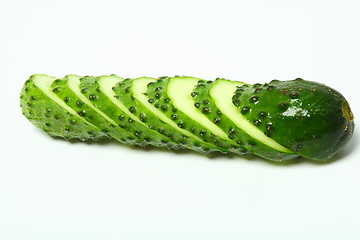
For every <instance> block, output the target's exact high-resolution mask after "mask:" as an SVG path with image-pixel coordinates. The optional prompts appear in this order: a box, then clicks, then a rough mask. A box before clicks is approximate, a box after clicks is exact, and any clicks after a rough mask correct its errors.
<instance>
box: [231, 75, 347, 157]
mask: <svg viewBox="0 0 360 240" xmlns="http://www.w3.org/2000/svg"><path fill="white" fill-rule="evenodd" d="M233 100H234V101H235V102H236V104H237V105H238V108H239V109H240V111H241V112H242V114H243V115H244V116H245V117H246V118H247V119H248V120H249V121H250V122H252V123H253V124H254V125H255V126H256V127H257V128H259V129H261V130H262V131H263V132H264V133H265V134H266V135H268V136H269V137H271V138H273V139H274V140H276V141H277V142H278V143H280V144H281V145H283V146H285V147H287V148H289V149H291V150H292V151H294V152H295V153H296V154H299V155H300V156H303V157H306V158H309V159H313V160H327V159H330V158H332V157H334V155H335V154H337V153H338V152H339V151H340V150H341V149H342V148H343V147H344V146H345V144H346V143H347V142H348V141H349V140H350V138H351V136H352V133H353V131H354V122H353V117H352V113H351V111H350V109H349V107H348V104H347V102H346V100H345V98H344V97H343V96H342V95H341V94H340V93H339V92H338V91H336V90H334V89H332V88H329V87H328V86H325V85H323V84H319V83H316V82H310V81H305V80H303V79H295V80H291V81H278V80H274V81H272V82H270V83H269V84H255V85H252V86H243V87H240V88H239V89H238V90H237V91H236V92H235V94H234V97H233Z"/></svg>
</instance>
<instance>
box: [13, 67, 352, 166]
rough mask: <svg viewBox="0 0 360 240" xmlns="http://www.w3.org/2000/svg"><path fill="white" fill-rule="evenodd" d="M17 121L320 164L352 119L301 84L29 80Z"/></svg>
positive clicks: (344, 139)
mask: <svg viewBox="0 0 360 240" xmlns="http://www.w3.org/2000/svg"><path fill="white" fill-rule="evenodd" d="M20 106H21V108H22V112H23V115H24V116H25V117H26V118H28V119H29V121H30V122H32V123H33V124H34V125H35V126H37V127H38V128H40V129H41V130H42V131H44V132H46V133H47V134H49V135H50V136H53V137H62V138H64V139H67V140H68V139H74V138H77V139H80V140H83V141H85V140H96V141H97V140H102V139H115V140H117V141H119V142H121V143H123V144H127V145H138V146H140V147H146V146H148V145H151V146H156V147H166V148H168V149H175V150H178V149H191V150H194V151H196V152H200V153H202V154H204V155H211V154H212V153H213V152H221V153H229V152H231V153H234V154H237V155H239V156H246V155H247V154H255V155H258V156H260V157H262V158H265V159H268V160H272V161H287V160H290V159H294V158H297V157H305V158H308V159H312V160H318V161H326V160H328V159H331V158H333V157H334V156H335V155H336V154H337V153H338V152H340V151H341V150H342V149H343V148H344V146H345V145H346V144H347V143H348V142H349V141H350V139H351V137H352V135H353V131H354V127H355V125H354V121H353V120H354V116H353V114H352V112H351V109H350V106H349V104H348V102H347V101H346V99H345V98H344V96H343V95H341V93H339V92H338V91H336V90H335V89H332V88H330V87H328V86H326V85H323V84H319V83H317V82H313V81H306V80H303V79H300V78H298V79H295V80H289V81H279V80H273V81H271V82H269V83H265V84H253V85H250V84H247V83H244V82H239V81H230V80H226V79H216V80H215V81H207V80H203V79H199V78H195V77H188V76H175V77H161V78H158V79H155V78H149V77H140V78H135V79H123V78H120V77H118V76H116V75H114V74H113V75H106V76H99V77H93V76H85V77H82V76H77V75H67V76H65V77H64V78H61V79H57V78H55V77H52V76H48V75H44V74H35V75H33V76H31V77H30V78H29V79H28V80H27V81H26V82H25V84H24V86H23V88H22V90H21V94H20Z"/></svg>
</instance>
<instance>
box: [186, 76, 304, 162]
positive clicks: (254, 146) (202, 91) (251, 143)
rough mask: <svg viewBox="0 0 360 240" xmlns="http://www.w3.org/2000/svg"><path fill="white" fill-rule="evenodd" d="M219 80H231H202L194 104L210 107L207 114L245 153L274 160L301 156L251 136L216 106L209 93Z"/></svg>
mask: <svg viewBox="0 0 360 240" xmlns="http://www.w3.org/2000/svg"><path fill="white" fill-rule="evenodd" d="M218 81H229V80H225V79H216V80H215V81H200V82H199V83H198V84H197V85H196V87H195V88H194V91H193V93H192V96H193V98H194V104H195V105H196V106H197V107H198V108H199V109H209V111H206V112H207V114H206V116H207V117H208V118H209V119H210V120H211V121H213V122H214V123H215V124H216V125H217V126H219V127H220V128H221V129H223V130H224V131H225V132H227V133H228V134H229V138H230V139H233V140H234V141H236V142H237V144H238V145H239V146H242V147H243V148H244V149H245V151H244V153H245V152H247V153H252V154H255V155H258V156H261V157H263V158H266V159H269V160H273V161H287V160H290V159H294V158H297V157H299V155H298V154H295V153H286V152H280V151H276V150H274V149H273V148H271V147H269V146H267V145H265V144H263V143H262V142H261V141H258V140H257V139H255V138H253V137H251V136H249V135H248V134H247V133H246V132H245V131H243V130H242V129H240V128H238V127H237V126H236V124H235V123H234V122H233V121H232V120H231V119H229V118H228V117H227V116H226V115H225V114H223V113H222V111H221V110H220V109H219V108H218V107H217V106H216V104H215V102H214V100H213V99H212V97H211V96H210V95H209V94H208V92H209V91H210V89H211V88H212V87H213V86H214V84H216V83H217V82H218ZM240 85H242V84H240Z"/></svg>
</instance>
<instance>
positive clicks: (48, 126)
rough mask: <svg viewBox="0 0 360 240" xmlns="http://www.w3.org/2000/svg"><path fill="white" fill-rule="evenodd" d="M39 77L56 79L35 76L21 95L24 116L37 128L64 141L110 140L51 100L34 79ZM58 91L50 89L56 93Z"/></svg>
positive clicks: (29, 80) (30, 79) (25, 86)
mask: <svg viewBox="0 0 360 240" xmlns="http://www.w3.org/2000/svg"><path fill="white" fill-rule="evenodd" d="M39 77H46V78H52V79H53V80H55V79H56V78H53V77H50V76H46V75H39V74H37V75H33V76H31V77H30V78H29V79H28V80H27V81H26V82H25V84H24V87H23V88H22V91H21V94H20V106H21V107H22V112H23V115H24V116H25V117H26V118H28V119H29V120H30V122H32V123H33V124H34V125H35V126H37V127H38V128H40V129H41V130H43V131H44V132H46V133H47V134H49V135H50V136H53V137H62V138H64V139H67V140H70V139H80V140H82V141H85V140H90V139H91V140H101V139H107V138H109V136H108V135H106V134H104V133H103V132H101V131H99V129H97V128H96V127H93V126H91V125H89V124H87V123H86V122H84V121H82V120H81V118H80V117H79V116H78V115H77V114H71V113H69V112H68V111H64V109H63V108H62V107H61V106H59V104H58V103H56V102H55V101H53V100H52V99H50V98H49V97H48V96H47V95H46V94H45V93H44V92H43V91H42V90H41V89H39V87H38V86H36V85H35V84H34V79H35V78H39ZM56 90H57V89H49V91H56Z"/></svg>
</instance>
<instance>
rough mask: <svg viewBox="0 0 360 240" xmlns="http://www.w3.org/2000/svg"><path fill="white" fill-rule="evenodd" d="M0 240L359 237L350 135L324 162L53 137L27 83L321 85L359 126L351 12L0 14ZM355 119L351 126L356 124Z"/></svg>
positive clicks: (43, 6)
mask: <svg viewBox="0 0 360 240" xmlns="http://www.w3.org/2000/svg"><path fill="white" fill-rule="evenodd" d="M0 34H1V35H0V81H1V88H0V91H1V93H0V97H1V117H0V121H1V123H0V126H1V134H0V140H1V142H0V148H1V151H0V158H1V159H0V239H4V240H12V239H26V240H32V239H36V240H42V239H52V240H57V239H69V240H72V239H74V240H78V239H86V240H87V239H89V240H97V239H101V240H107V239H144V240H147V239H225V240H226V239H247V240H265V239H266V240H268V239H271V240H272V239H276V240H288V239H292V240H300V239H301V240H303V239H307V240H338V239H346V240H357V239H360V205H359V202H360V193H359V191H360V190H359V189H360V174H359V171H360V152H359V148H358V147H357V146H358V144H359V134H358V132H357V131H355V135H354V137H353V139H352V140H351V142H350V143H349V144H348V145H347V147H346V149H345V150H344V151H343V152H342V153H341V154H340V155H339V156H338V157H336V158H335V159H334V161H332V162H331V163H326V164H321V163H315V162H312V161H308V160H305V159H299V160H296V161H294V162H292V163H290V164H276V163H272V162H269V161H266V160H263V159H260V158H257V157H250V158H247V159H244V158H238V157H235V156H234V155H228V156H226V155H225V156H224V155H216V156H215V157H214V158H212V159H209V158H207V157H204V156H201V155H199V154H196V153H192V152H181V153H176V152H171V151H167V150H158V149H149V150H141V149H138V148H129V147H126V146H122V145H120V144H117V143H116V142H108V143H96V142H90V143H83V142H74V143H69V142H66V141H64V140H60V139H52V138H51V137H49V136H47V135H45V134H43V133H42V132H41V131H39V130H38V129H37V128H36V127H34V126H33V125H32V124H31V123H30V122H29V121H28V120H27V119H26V118H25V117H23V116H22V114H21V109H20V107H19V93H20V89H21V87H22V85H23V83H24V81H25V80H26V79H27V78H28V77H29V76H30V75H32V74H35V73H44V74H48V75H52V76H56V77H63V76H64V75H66V74H78V75H95V76H96V75H103V74H112V73H114V74H117V75H119V76H121V77H140V76H150V77H159V76H164V75H168V76H173V75H190V76H196V77H200V78H205V79H209V80H213V79H215V78H216V77H224V78H228V79H233V80H239V81H245V82H248V83H257V82H259V83H264V82H268V81H270V80H272V79H275V78H276V79H280V80H287V79H294V78H297V77H302V78H305V79H308V80H314V81H318V82H321V83H325V84H327V85H329V86H331V87H333V88H335V89H337V90H339V91H340V92H342V93H343V94H344V95H345V97H346V98H347V99H348V101H349V102H350V105H351V107H352V110H353V112H354V115H355V118H356V117H358V115H360V111H359V110H360V109H359V108H360V106H359V85H358V83H357V82H358V81H359V80H360V66H359V63H360V1H357V0H353V1H351V0H342V1H335V0H330V1H329V0H327V1H325V0H324V1H320V0H306V1H285V0H284V1H282V0H267V1H265V0H255V1H241V0H237V1H235V0H234V1H230V0H219V1H214V0H213V1H212V0H208V1H199V0H181V1H161V0H157V1H139V0H131V1H130V0H127V1H122V0H119V1H115V0H113V1H111V0H102V1H81V0H61V1H46V0H29V1H25V0H2V1H1V3H0ZM356 121H358V118H356V119H355V122H356Z"/></svg>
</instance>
